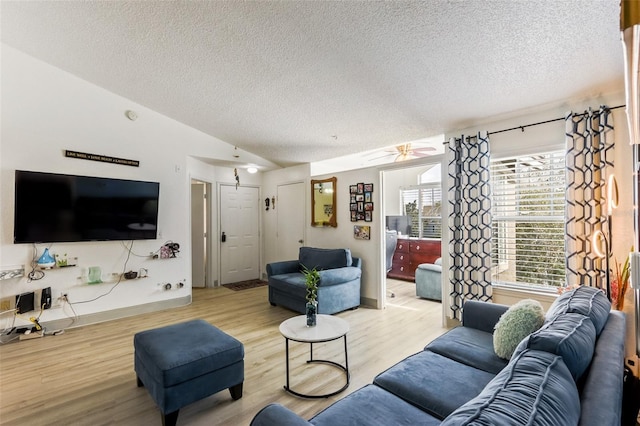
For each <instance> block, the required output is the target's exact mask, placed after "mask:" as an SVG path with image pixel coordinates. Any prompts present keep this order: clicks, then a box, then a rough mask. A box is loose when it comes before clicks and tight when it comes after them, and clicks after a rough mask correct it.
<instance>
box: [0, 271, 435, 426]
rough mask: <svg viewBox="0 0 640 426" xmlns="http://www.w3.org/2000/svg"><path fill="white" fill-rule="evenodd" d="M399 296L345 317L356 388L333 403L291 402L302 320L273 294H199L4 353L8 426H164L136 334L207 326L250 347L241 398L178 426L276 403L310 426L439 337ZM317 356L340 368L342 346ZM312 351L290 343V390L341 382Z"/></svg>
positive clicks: (199, 407) (431, 318)
mask: <svg viewBox="0 0 640 426" xmlns="http://www.w3.org/2000/svg"><path fill="white" fill-rule="evenodd" d="M388 288H389V290H390V291H393V293H394V294H395V297H394V298H389V299H388V307H387V309H385V310H382V311H380V310H375V309H368V308H360V309H357V310H354V311H347V312H343V313H340V314H338V316H339V317H341V318H344V319H345V320H347V321H348V322H349V324H350V326H351V330H350V331H349V334H348V348H349V368H350V371H351V385H350V386H349V388H348V389H347V390H346V391H344V392H342V393H341V394H339V395H337V396H334V397H332V398H328V399H320V400H311V399H301V398H297V397H294V396H292V395H290V394H288V393H286V392H285V391H284V390H283V388H282V386H283V385H284V382H285V359H284V356H285V354H284V338H283V337H282V336H281V335H280V333H279V331H278V326H279V324H280V323H281V322H282V321H283V320H285V319H287V318H290V317H292V316H295V315H297V314H296V313H294V312H292V311H289V310H286V309H284V308H280V307H272V306H270V305H269V303H268V301H267V288H266V287H260V288H255V289H250V290H243V291H237V292H234V291H231V290H228V289H226V288H216V289H194V294H193V299H194V302H193V304H191V305H190V306H187V307H182V308H177V309H172V310H167V311H162V312H155V313H150V314H144V315H139V316H135V317H130V318H125V319H121V320H116V321H110V322H106V323H102V324H96V325H90V326H85V327H80V328H75V329H70V330H67V331H66V333H64V334H62V335H58V336H45V337H44V338H42V339H34V340H27V341H21V342H14V343H9V344H6V345H3V346H0V424H2V425H29V426H37V425H91V426H97V425H108V424H110V425H114V424H117V425H154V424H156V425H159V424H161V419H160V412H159V410H158V409H157V407H156V406H155V404H154V403H153V401H152V399H151V397H150V396H149V395H148V393H147V391H146V390H145V389H144V388H138V387H136V376H135V373H134V371H133V335H134V334H135V333H136V332H138V331H141V330H146V329H150V328H156V327H160V326H164V325H168V324H173V323H176V322H181V321H185V320H189V319H193V318H202V319H205V320H206V321H209V322H210V323H212V324H214V325H216V326H217V327H218V328H220V329H221V330H223V331H225V332H226V333H228V334H231V335H232V336H234V337H236V338H237V339H238V340H240V341H241V342H243V343H244V346H245V359H244V360H245V382H244V394H243V397H242V398H241V399H240V400H238V401H233V400H232V399H231V397H230V395H229V392H228V391H224V392H219V393H217V394H215V395H212V396H211V397H208V398H206V399H203V400H201V401H199V402H196V403H194V404H191V405H189V406H187V407H185V408H184V409H182V410H180V415H179V418H178V425H247V424H249V422H250V421H251V419H252V418H253V416H254V415H255V414H256V413H257V412H258V411H259V410H260V409H261V408H262V407H264V406H265V405H267V404H269V403H271V402H279V403H281V404H283V405H285V406H286V407H288V408H290V409H292V410H293V411H295V412H296V413H298V414H300V415H301V416H303V417H304V418H306V419H308V418H310V417H312V416H313V415H314V414H315V413H317V412H318V411H320V410H322V409H323V408H325V407H327V406H328V405H330V404H332V403H333V402H334V401H336V400H337V399H340V398H342V397H344V396H346V395H348V394H349V393H350V392H353V391H355V390H357V389H358V388H360V387H362V386H364V385H365V384H368V383H371V381H372V380H373V378H374V377H375V376H376V375H377V374H378V373H380V372H382V371H383V370H385V369H386V368H388V367H390V366H391V365H393V364H395V363H396V362H398V361H400V360H401V359H403V358H405V357H406V356H408V355H410V354H413V353H415V352H417V351H419V350H421V349H422V348H423V347H424V346H425V345H426V344H427V343H428V342H430V341H431V340H433V339H434V338H435V337H437V336H439V335H440V334H442V333H443V332H444V331H445V330H444V329H443V328H442V326H441V305H440V304H439V303H437V302H431V301H427V300H423V299H418V298H416V297H415V285H414V284H413V283H408V282H403V281H395V280H389V282H388ZM314 356H316V357H318V358H325V359H334V358H335V359H337V360H338V361H340V362H342V360H343V358H344V356H343V347H342V340H337V341H334V342H329V343H326V344H323V345H322V346H320V345H317V346H314ZM307 357H308V345H302V344H299V343H295V342H292V343H291V368H292V374H291V386H292V387H293V388H294V389H296V390H298V391H305V392H328V391H330V390H335V389H338V388H339V387H341V386H342V384H343V383H344V378H343V375H340V373H339V371H338V370H337V369H335V368H332V367H329V366H323V365H320V364H318V365H313V366H308V365H305V362H304V361H305V360H306V359H307Z"/></svg>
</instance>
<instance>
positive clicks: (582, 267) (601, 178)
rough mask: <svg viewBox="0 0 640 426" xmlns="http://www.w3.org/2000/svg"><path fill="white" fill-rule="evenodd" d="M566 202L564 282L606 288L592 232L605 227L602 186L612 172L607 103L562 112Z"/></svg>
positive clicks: (609, 117) (611, 137) (604, 201)
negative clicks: (580, 109) (563, 120)
mask: <svg viewBox="0 0 640 426" xmlns="http://www.w3.org/2000/svg"><path fill="white" fill-rule="evenodd" d="M565 129H566V132H565V133H566V146H567V157H566V167H567V193H566V198H567V206H566V209H565V212H566V223H565V251H566V254H567V285H573V284H580V285H587V286H591V287H598V288H604V287H603V284H604V273H605V271H604V268H603V266H602V263H603V259H601V258H599V257H598V256H596V254H595V252H594V250H593V247H592V242H591V237H592V235H593V234H594V233H595V232H596V231H598V230H600V231H602V232H603V233H604V234H605V237H606V239H607V241H609V242H610V241H611V236H610V235H608V230H607V226H606V218H607V211H606V192H605V184H606V182H607V179H608V177H609V175H610V174H611V173H613V154H614V152H613V151H614V141H613V116H612V115H611V111H610V110H609V108H608V107H606V106H602V107H600V109H599V110H598V111H592V110H591V109H589V110H588V111H585V112H584V113H578V114H576V113H573V112H568V113H567V114H566V115H565Z"/></svg>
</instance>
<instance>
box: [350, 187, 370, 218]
mask: <svg viewBox="0 0 640 426" xmlns="http://www.w3.org/2000/svg"><path fill="white" fill-rule="evenodd" d="M349 211H350V212H351V222H357V221H359V220H364V221H365V222H372V221H373V184H372V183H357V184H355V185H349Z"/></svg>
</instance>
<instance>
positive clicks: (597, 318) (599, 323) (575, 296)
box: [546, 286, 611, 336]
mask: <svg viewBox="0 0 640 426" xmlns="http://www.w3.org/2000/svg"><path fill="white" fill-rule="evenodd" d="M610 310H611V302H609V300H608V299H607V296H605V294H604V293H603V292H602V290H600V289H597V288H595V287H587V286H580V287H578V288H576V289H575V290H572V291H568V292H566V293H563V294H562V295H560V296H559V297H558V298H557V299H556V300H555V302H553V304H552V305H551V307H550V308H549V310H548V311H547V315H546V317H547V321H550V320H552V319H553V318H555V317H556V316H558V315H562V314H564V313H571V312H573V313H577V314H582V315H586V316H588V317H589V318H591V321H592V322H593V325H594V326H595V327H596V335H597V336H599V335H600V332H601V331H602V328H603V327H604V325H605V323H606V322H607V318H609V311H610Z"/></svg>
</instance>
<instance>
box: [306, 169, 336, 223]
mask: <svg viewBox="0 0 640 426" xmlns="http://www.w3.org/2000/svg"><path fill="white" fill-rule="evenodd" d="M337 181H338V178H336V177H335V176H334V177H332V178H329V179H320V180H317V179H311V226H319V227H324V226H332V227H334V228H335V227H337V226H338V223H337V221H336V182H337Z"/></svg>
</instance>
